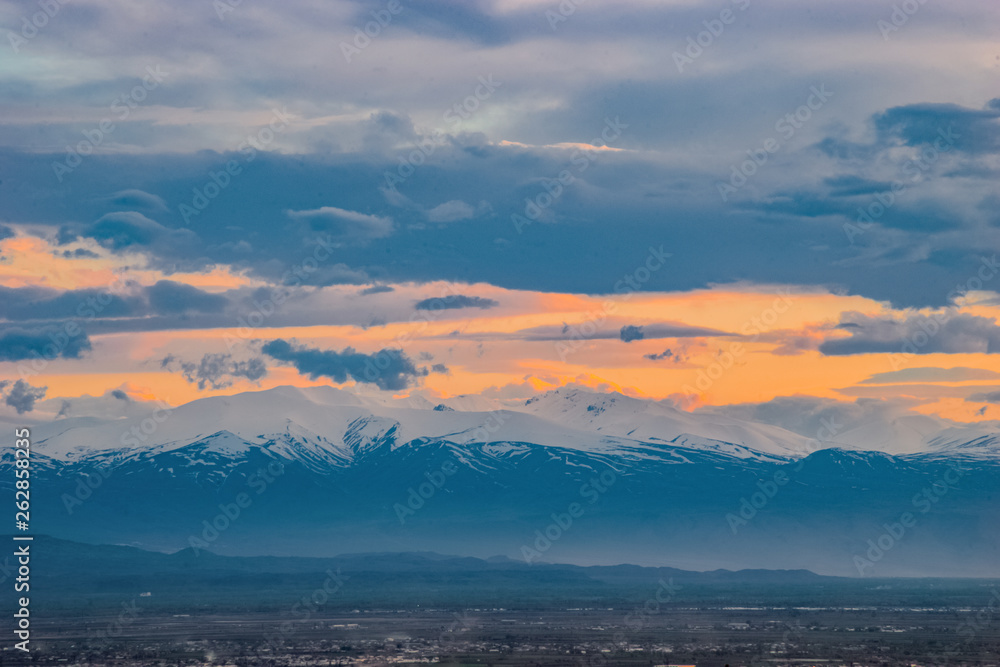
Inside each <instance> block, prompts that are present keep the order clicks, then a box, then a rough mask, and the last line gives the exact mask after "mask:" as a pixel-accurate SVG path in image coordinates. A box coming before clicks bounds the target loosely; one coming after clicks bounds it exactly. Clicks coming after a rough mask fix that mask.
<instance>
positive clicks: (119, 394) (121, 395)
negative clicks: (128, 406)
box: [111, 389, 129, 401]
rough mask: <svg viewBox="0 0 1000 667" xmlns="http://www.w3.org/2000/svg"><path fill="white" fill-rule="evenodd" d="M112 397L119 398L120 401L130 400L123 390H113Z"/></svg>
mask: <svg viewBox="0 0 1000 667" xmlns="http://www.w3.org/2000/svg"><path fill="white" fill-rule="evenodd" d="M111 395H112V396H114V397H115V398H117V399H118V400H119V401H127V400H129V399H128V394H126V393H125V392H124V391H122V390H121V389H112V390H111Z"/></svg>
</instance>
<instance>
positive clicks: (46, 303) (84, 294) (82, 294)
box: [0, 286, 145, 320]
mask: <svg viewBox="0 0 1000 667" xmlns="http://www.w3.org/2000/svg"><path fill="white" fill-rule="evenodd" d="M98 307H99V308H100V313H101V315H102V316H105V317H128V316H130V315H137V314H142V313H143V312H144V310H145V308H144V307H143V304H142V301H141V299H139V298H135V297H123V296H119V295H117V294H111V293H110V292H108V291H107V290H99V289H81V290H67V291H65V292H60V291H58V290H53V289H48V288H41V287H20V288H10V287H2V286H0V317H2V318H3V319H7V320H57V319H67V318H74V317H87V316H88V315H89V314H90V313H91V312H92V311H95V310H96V309H97V308H98Z"/></svg>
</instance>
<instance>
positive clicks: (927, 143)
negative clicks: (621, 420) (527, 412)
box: [0, 0, 1000, 422]
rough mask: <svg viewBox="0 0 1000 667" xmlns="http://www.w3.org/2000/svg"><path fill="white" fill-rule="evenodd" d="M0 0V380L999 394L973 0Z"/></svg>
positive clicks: (993, 199) (961, 408)
mask: <svg viewBox="0 0 1000 667" xmlns="http://www.w3.org/2000/svg"><path fill="white" fill-rule="evenodd" d="M0 29H2V32H3V33H4V35H3V39H2V41H0V378H2V380H0V396H2V398H3V401H2V404H0V416H7V417H9V418H16V419H23V420H27V421H31V420H36V421H37V420H50V419H62V418H66V417H85V416H114V415H120V414H123V413H124V412H127V411H128V410H129V409H131V406H132V405H133V404H144V403H146V402H149V401H162V402H165V403H167V404H170V405H179V404H181V403H185V402H187V401H190V400H194V399H197V398H199V397H204V396H211V395H220V394H232V393H237V392H241V391H248V390H256V389H266V388H270V387H274V386H278V385H285V384H291V385H299V386H314V385H334V386H343V387H353V388H354V389H355V390H356V391H359V392H374V393H388V394H393V395H400V396H402V395H408V394H412V393H423V394H426V395H427V396H430V397H434V396H440V397H451V396H456V395H462V394H482V395H484V396H487V397H491V398H496V399H502V400H510V401H514V400H523V399H527V398H530V397H531V396H533V395H535V394H537V393H539V392H544V391H548V390H551V389H554V388H558V387H561V386H565V385H579V386H585V387H590V388H593V389H595V390H599V391H620V392H622V393H626V394H629V395H634V396H645V397H650V398H656V399H666V400H669V401H672V402H674V403H675V404H676V405H677V406H679V407H681V408H683V409H686V410H706V409H715V410H717V409H731V410H734V411H742V412H741V413H745V412H746V410H748V409H755V406H756V407H763V409H766V408H767V406H772V407H773V406H778V405H789V404H792V405H794V406H795V410H801V409H802V406H803V405H812V406H817V407H822V406H827V407H829V406H831V405H832V406H842V407H844V408H845V409H847V408H851V407H852V406H857V405H873V404H879V405H891V406H893V407H894V408H898V409H900V410H904V411H914V412H919V413H923V414H931V415H938V416H941V417H945V418H948V419H954V420H958V421H963V422H972V421H981V420H991V419H995V418H998V417H1000V406H998V405H997V404H998V403H1000V356H998V354H997V353H998V352H1000V324H998V323H997V317H998V315H1000V296H998V293H1000V263H998V262H1000V260H998V259H997V253H998V251H1000V194H998V190H997V187H996V183H997V177H998V175H1000V85H998V83H997V82H998V81H1000V78H998V75H1000V46H998V43H997V41H996V38H995V36H996V34H997V31H998V29H1000V11H998V7H997V6H996V3H995V2H993V1H992V0H967V1H964V2H961V3H945V2H941V1H939V0H924V1H923V2H921V1H920V0H908V1H907V2H897V3H893V2H889V1H888V0H886V1H885V2H882V1H873V0H863V1H862V0H837V1H836V2H834V1H832V0H829V1H817V2H792V1H788V0H772V1H769V2H765V1H763V0H719V1H714V0H713V1H709V0H705V1H702V0H663V1H656V0H620V1H618V0H616V1H615V2H600V1H599V0H562V2H558V1H546V0H483V1H476V0H466V1H462V2H450V1H443V0H429V1H423V2H420V3H410V2H407V1H405V0H373V1H371V2H367V1H366V2H352V1H341V2H317V1H308V0H288V1H286V2H281V3H277V2H270V3H267V2H263V1H262V0H211V1H210V0H200V1H198V2H195V1H193V0H179V1H177V2H170V3H163V2H151V1H149V0H131V1H129V2H125V1H116V0H66V1H65V2H62V1H61V0H38V1H35V0H32V1H18V2H12V1H7V0H4V1H0ZM789 397H794V398H795V400H794V401H792V402H791V403H790V402H789V400H788V399H789Z"/></svg>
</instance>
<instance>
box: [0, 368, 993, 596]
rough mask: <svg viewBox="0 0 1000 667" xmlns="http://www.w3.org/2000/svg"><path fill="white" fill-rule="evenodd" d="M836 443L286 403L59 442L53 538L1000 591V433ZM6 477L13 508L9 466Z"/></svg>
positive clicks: (911, 420)
mask: <svg viewBox="0 0 1000 667" xmlns="http://www.w3.org/2000/svg"><path fill="white" fill-rule="evenodd" d="M832 426H834V427H833V428H830V429H828V430H829V433H827V434H826V435H822V434H820V435H819V436H817V437H816V438H809V437H806V436H805V435H802V434H801V433H796V432H793V431H790V430H787V429H784V428H781V427H780V426H776V425H773V424H764V423H758V422H754V421H749V420H741V419H738V418H734V417H732V416H725V415H722V414H719V413H712V412H704V411H698V412H685V411H683V410H680V409H677V408H676V407H674V406H673V405H672V404H670V403H669V402H665V401H653V400H645V399H640V398H634V397H630V396H625V395H622V394H613V393H612V394H609V393H600V392H594V391H587V390H584V389H579V388H563V389H560V390H556V391H552V392H549V393H547V394H543V395H540V396H538V397H537V398H533V399H529V400H527V401H519V402H512V401H498V400H492V399H488V398H485V397H482V396H468V397H456V398H452V399H444V400H439V399H432V398H430V397H428V396H424V395H420V394H416V395H411V396H408V397H404V398H385V397H381V396H366V395H362V394H357V393H354V392H352V391H348V390H343V389H335V388H332V387H316V388H308V389H302V388H293V387H279V388H276V389H271V390H267V391H260V392H248V393H243V394H237V395H233V396H227V397H212V398H205V399H201V400H197V401H194V402H191V403H188V404H185V405H182V406H179V407H177V408H173V409H170V410H157V411H153V410H151V409H149V410H146V411H141V410H137V411H133V413H132V414H131V416H129V417H127V418H123V419H105V418H97V417H81V418H65V419H58V420H55V421H51V422H45V423H40V424H37V425H35V426H34V427H33V430H32V438H33V451H32V530H37V531H39V532H44V533H47V534H50V535H53V536H55V537H58V538H64V539H70V540H78V541H80V542H88V543H109V544H121V545H132V546H136V547H141V548H143V549H148V550H154V551H165V552H173V551H177V550H179V549H184V548H190V549H192V552H193V553H195V554H196V555H197V554H200V553H206V554H207V553H209V552H215V553H218V554H226V555H233V556H237V555H238V556H251V555H278V556H291V555H297V556H316V557H319V556H329V555H331V554H339V553H346V552H414V551H433V552H447V553H456V554H461V555H464V556H475V557H481V558H486V557H490V556H495V555H497V554H500V555H503V556H506V557H508V558H511V559H515V560H519V561H521V562H522V563H525V564H539V563H543V562H546V561H548V562H565V563H576V564H583V565H591V564H605V565H610V564H617V563H625V562H628V563H636V564H639V565H648V566H657V567H675V568H683V569H689V570H711V569H716V568H728V569H744V568H763V569H809V570H812V571H814V572H818V573H821V574H829V575H842V576H854V577H858V576H862V577H871V576H877V577H880V576H1000V558H998V556H1000V553H998V551H1000V533H998V531H996V529H995V526H996V525H997V520H998V519H1000V511H998V510H1000V495H998V492H1000V475H998V474H997V473H998V472H1000V434H998V433H996V432H995V431H991V430H989V428H987V427H979V426H977V427H972V426H968V425H961V424H954V423H950V422H946V421H944V420H941V419H937V418H933V417H925V416H921V415H914V414H907V415H902V416H899V417H898V418H894V419H884V418H883V419H876V418H873V419H871V420H870V421H868V422H864V423H860V424H853V425H852V426H851V427H850V428H846V427H844V428H840V429H838V428H836V427H835V425H832ZM0 465H2V467H4V468H5V470H4V471H3V472H2V473H0V479H2V480H4V482H3V484H4V489H5V491H6V492H7V493H11V494H12V488H11V487H12V486H13V479H14V475H13V472H12V471H11V470H10V468H12V467H13V456H12V454H11V453H10V452H9V451H8V452H5V453H4V455H3V458H2V463H0Z"/></svg>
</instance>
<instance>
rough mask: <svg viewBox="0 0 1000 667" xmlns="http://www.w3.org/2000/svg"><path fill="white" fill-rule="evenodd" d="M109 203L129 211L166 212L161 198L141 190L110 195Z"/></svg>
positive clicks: (165, 205)
mask: <svg viewBox="0 0 1000 667" xmlns="http://www.w3.org/2000/svg"><path fill="white" fill-rule="evenodd" d="M109 200H110V202H111V203H112V204H113V205H115V206H117V207H119V208H125V209H129V210H132V211H134V210H137V209H144V210H147V211H166V210H167V203H166V202H165V201H163V198H162V197H158V196H156V195H154V194H150V193H148V192H143V191H142V190H136V189H128V190H121V191H120V192H116V193H115V194H113V195H111V197H110V198H109Z"/></svg>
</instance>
